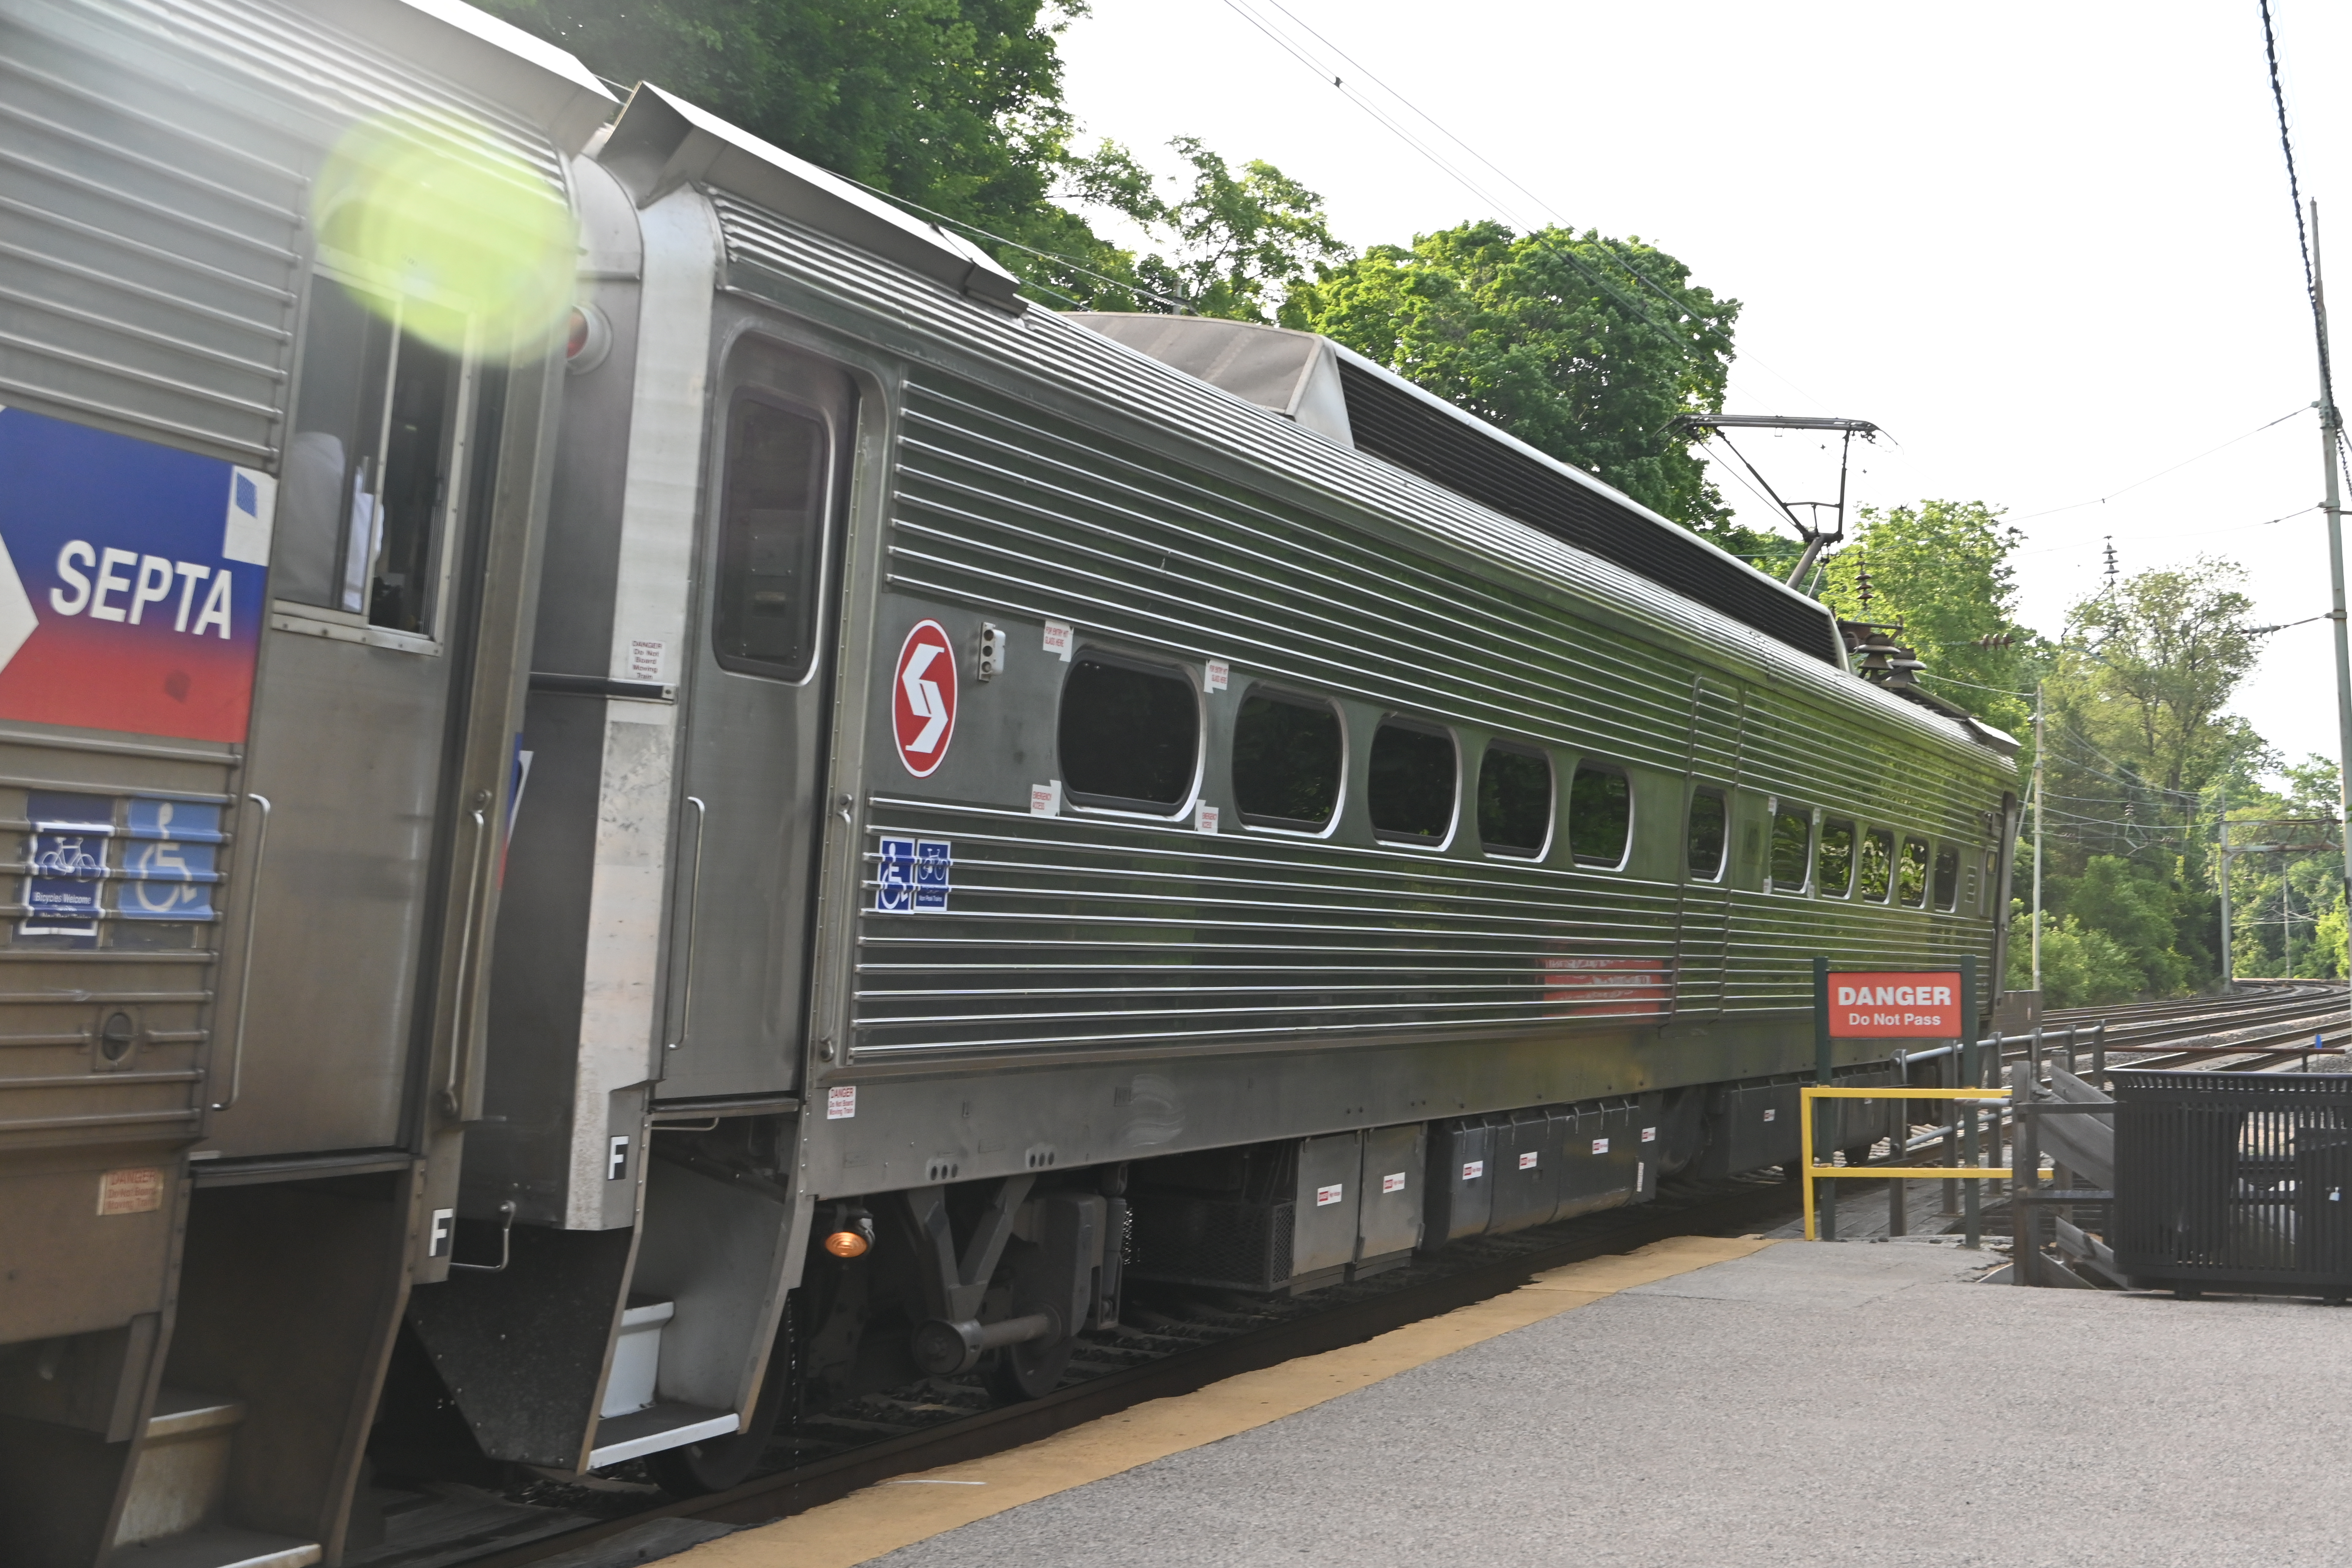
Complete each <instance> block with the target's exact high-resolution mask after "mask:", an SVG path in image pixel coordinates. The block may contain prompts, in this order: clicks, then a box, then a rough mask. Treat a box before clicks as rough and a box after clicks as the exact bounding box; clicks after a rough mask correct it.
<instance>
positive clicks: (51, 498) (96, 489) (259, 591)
mask: <svg viewBox="0 0 2352 1568" xmlns="http://www.w3.org/2000/svg"><path fill="white" fill-rule="evenodd" d="M276 511H277V481H276V480H274V479H271V478H270V477H269V476H268V474H265V473H262V472H261V471H259V470H258V469H255V468H239V467H238V466H236V464H234V463H228V462H224V461H222V460H221V459H219V458H200V457H197V456H195V455H194V453H190V452H182V451H178V450H175V449H173V448H172V447H159V446H157V445H155V444H154V443H152V442H150V441H140V440H135V439H133V438H132V437H128V436H117V435H113V434H111V433H110V432H107V431H103V430H92V429H89V428H87V427H86V426H79V425H75V424H71V423H69V422H68V421H66V420H62V419H51V418H48V417H47V416H43V415H38V414H29V413H26V411H25V410H23V409H21V408H0V719H17V720H24V721H29V722H32V723H37V724H70V725H74V726H76V727H78V728H82V729H91V730H127V731H133V732H135V733H139V734H147V735H173V736H178V737H181V738H183V739H186V740H192V741H242V740H244V739H245V735H246V728H247V720H248V719H249V718H250V716H251V713H252V709H253V667H254V659H255V656H256V655H257V653H258V652H259V650H260V647H261V622H262V616H263V607H264V602H263V594H264V590H265V587H266V583H265V579H266V577H267V575H268V562H269V533H270V526H271V522H272V520H273V518H274V516H275V514H276Z"/></svg>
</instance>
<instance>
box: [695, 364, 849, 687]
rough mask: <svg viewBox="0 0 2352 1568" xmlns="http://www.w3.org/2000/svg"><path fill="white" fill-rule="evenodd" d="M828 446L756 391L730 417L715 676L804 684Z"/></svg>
mask: <svg viewBox="0 0 2352 1568" xmlns="http://www.w3.org/2000/svg"><path fill="white" fill-rule="evenodd" d="M832 454H833V442H832V440H831V438H830V435H829V432H828V431H827V429H826V427H825V423H824V419H823V418H821V417H820V416H818V415H817V414H816V413H815V412H814V411H813V410H810V409H804V408H801V407H798V406H795V405H792V404H789V403H785V402H783V401H782V400H781V399H778V398H773V397H770V396H766V395H760V394H756V393H751V392H744V393H739V394H738V395H736V399H735V406H734V407H733V409H731V410H730V413H729V415H728V420H727V473H726V479H725V482H724V488H723V489H722V492H721V493H722V498H723V499H722V500H721V501H720V512H719V571H718V603H717V605H716V606H715V607H714V611H713V614H712V616H711V642H712V647H711V652H712V653H713V655H714V656H715V657H716V658H718V660H719V668H721V669H730V670H734V671H735V672H737V673H738V674H741V675H762V676H767V677H769V678H770V679H776V680H795V681H797V680H805V679H808V673H809V668H810V666H811V665H812V664H813V663H814V660H815V658H816V624H817V616H818V607H819V605H820V604H821V603H822V595H821V593H820V590H821V588H822V587H823V585H824V584H823V581H822V580H823V577H824V532H825V529H824V521H825V515H826V506H825V500H826V493H827V491H828V490H829V489H831V486H832V472H831V470H832V467H833V463H832Z"/></svg>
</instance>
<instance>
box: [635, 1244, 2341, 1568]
mask: <svg viewBox="0 0 2352 1568" xmlns="http://www.w3.org/2000/svg"><path fill="white" fill-rule="evenodd" d="M2001 1261H2002V1258H2001V1255H2000V1254H1999V1253H1996V1252H1994V1251H1991V1250H1990V1249H1988V1250H1986V1251H1983V1252H1975V1253H1972V1252H1969V1251H1966V1250H1964V1249H1962V1248H1961V1247H1959V1246H1958V1242H1957V1238H1954V1237H1911V1238H1896V1239H1894V1240H1891V1241H1890V1240H1878V1241H1867V1240H1856V1241H1845V1242H1838V1243H1813V1244H1808V1243H1804V1242H1776V1241H1771V1240H1768V1239H1766V1238H1763V1237H1748V1238H1742V1239H1709V1238H1699V1237H1688V1238H1679V1239H1676V1240H1673V1241H1666V1242H1661V1243H1659V1244H1657V1245H1656V1246H1654V1247H1645V1248H1643V1249H1642V1250H1641V1251H1639V1252H1635V1253H1631V1254H1627V1255H1625V1256H1623V1257H1619V1258H1597V1259H1593V1260H1591V1261H1589V1262H1585V1263H1580V1264H1575V1265H1571V1266H1570V1267H1569V1268H1561V1269H1557V1270H1553V1271H1552V1272H1550V1273H1549V1274H1547V1275H1543V1276H1540V1277H1538V1279H1535V1280H1534V1281H1532V1282H1531V1283H1529V1284H1528V1285H1527V1286H1525V1287H1523V1288H1521V1289H1518V1290H1516V1291H1513V1292H1510V1293H1508V1294H1507V1295H1504V1296H1500V1297H1496V1298H1494V1299H1493V1300H1488V1301H1484V1302H1480V1303H1477V1304H1475V1305H1473V1306H1469V1307H1465V1308H1463V1309H1460V1310H1457V1311H1454V1312H1451V1313H1447V1314H1445V1315H1444V1316H1443V1317H1438V1318H1433V1319H1430V1320H1427V1321H1423V1322H1420V1323H1414V1324H1411V1325H1408V1326H1406V1327H1404V1328H1402V1329H1399V1330H1396V1331H1392V1332H1391V1333H1388V1334H1383V1335H1381V1336H1379V1337H1378V1338H1377V1339H1374V1340H1371V1341H1368V1342H1365V1343H1363V1344H1360V1345H1356V1346H1350V1347H1348V1348H1346V1349H1342V1350H1339V1351H1333V1352H1328V1353H1326V1354H1323V1355H1318V1356H1310V1357H1306V1358H1303V1359H1301V1360H1299V1361H1297V1362H1292V1363H1286V1364H1284V1365H1282V1366H1278V1367H1272V1368H1268V1369H1266V1370H1265V1371H1263V1372H1257V1373H1247V1374H1244V1375H1243V1376H1240V1377H1235V1378H1232V1379H1229V1380H1227V1381H1225V1382H1223V1383H1220V1384H1212V1385H1211V1386H1209V1387H1207V1388H1203V1389H1202V1390H1200V1391H1198V1392H1197V1393H1194V1394H1188V1395H1185V1396H1183V1397H1181V1398H1177V1399H1167V1400H1160V1401H1155V1402H1153V1403H1151V1404H1148V1405H1138V1406H1136V1407H1135V1408H1134V1409H1132V1410H1129V1411H1126V1412H1124V1413H1122V1414H1120V1415H1114V1416H1109V1417H1106V1418H1104V1419H1102V1420H1099V1421H1096V1422H1093V1423H1090V1424H1088V1425H1087V1426H1080V1427H1076V1428H1074V1429H1073V1430H1071V1431H1069V1432H1066V1433H1063V1434H1061V1435H1060V1436H1055V1437H1053V1438H1049V1439H1047V1440H1045V1441H1044V1442H1040V1443H1035V1444H1032V1445H1030V1446H1028V1447H1024V1448H1019V1449H1015V1450H1012V1451H1010V1452H1007V1453H1003V1454H999V1455H994V1456H992V1457H990V1458H984V1459H980V1460H975V1461H972V1462H971V1463H968V1464H962V1465H957V1466H952V1467H949V1468H943V1469H940V1470H934V1471H929V1472H926V1473H924V1474H921V1475H917V1476H908V1477H903V1478H900V1479H898V1480H897V1481H894V1482H888V1483H885V1484H883V1485H880V1486H876V1487H871V1488H868V1489H866V1490H864V1491H861V1492H858V1493H856V1494H853V1495H852V1496H850V1497H847V1498H844V1499H842V1500H839V1501H837V1502H834V1503H829V1504H826V1505H825V1506H824V1507H821V1508H817V1509H814V1510H810V1511H809V1512H807V1513H804V1514H801V1515H797V1516H795V1517H793V1518H791V1519H787V1520H783V1521H778V1522H777V1523H774V1524H771V1525H766V1526H761V1527H755V1528H752V1529H748V1530H742V1531H738V1532H735V1533H732V1534H730V1535H728V1536H726V1537H724V1538H722V1539H719V1540H714V1541H711V1542H707V1543H704V1544H701V1545H698V1546H695V1547H693V1548H691V1549H689V1550H688V1551H686V1552H683V1553H681V1554H679V1555H677V1556H676V1557H674V1558H671V1559H670V1561H671V1562H672V1563H676V1564H677V1565H678V1568H836V1565H837V1568H849V1565H850V1564H854V1563H869V1562H872V1563H883V1564H887V1568H995V1565H999V1564H1002V1565H1003V1568H1015V1565H1018V1568H1058V1565H1063V1564H1067V1565H1068V1568H1113V1565H1129V1564H1132V1565H1135V1568H1145V1565H1150V1568H1160V1565H1164V1564H1168V1563H1184V1564H1187V1565H1220V1568H1222V1565H1225V1564H1249V1565H1255V1564H1261V1563H1263V1564H1273V1563H1286V1564H1287V1563H1301V1562H1313V1563H1329V1562H1339V1563H1365V1564H1385V1563H1412V1564H1414V1565H1415V1568H1423V1565H1429V1568H1444V1565H1449V1564H1456V1563H1458V1564H1463V1565H1465V1568H1468V1565H1471V1564H1476V1565H1478V1568H1489V1565H1492V1564H1496V1563H1568V1562H1574V1563H1579V1564H1607V1565H1612V1568H1613V1565H1619V1564H1623V1565H1633V1564H1642V1565H1648V1564H1660V1565H1664V1564H1675V1565H1676V1568H1686V1565H1689V1564H1695V1563H1724V1564H1743V1565H1744V1564H1779V1563H1790V1564H1795V1563H1804V1564H1824V1563H1857V1564H1861V1563H1867V1564H1871V1565H1872V1568H1883V1565H1885V1564H1887V1563H1903V1564H1916V1563H1930V1564H1944V1563H1952V1564H1960V1563H1972V1564H1975V1563H1999V1564H2003V1565H2010V1564H2041V1563H2049V1564H2066V1565H2069V1568H2081V1565H2084V1564H2107V1563H2114V1564H2126V1563H2128V1564H2134V1565H2139V1568H2146V1565H2153V1564H2164V1563H2184V1564H2185V1563H2197V1564H2200V1568H2201V1565H2203V1564H2206V1563H2211V1562H2214V1561H2216V1560H2220V1559H2222V1558H2224V1557H2227V1558H2233V1559H2236V1560H2241V1561H2246V1562H2253V1563H2266V1564H2302V1563H2313V1564H2318V1563H2329V1564H2334V1563H2340V1562H2341V1561H2342V1560H2343V1557H2344V1554H2345V1548H2344V1543H2343V1530H2342V1520H2343V1518H2344V1517H2345V1514H2346V1511H2347V1505H2352V1466H2347V1463H2346V1459H2347V1455H2352V1354H2347V1352H2352V1312H2346V1311H2343V1310H2332V1309H2328V1308H2326V1307H2323V1306H2320V1305H2319V1304H2317V1303H2316V1302H2313V1301H2305V1300H2260V1299H2252V1298H2234V1299H2209V1300H2200V1301H2177V1300H2172V1299H2170V1298H2169V1297H2158V1296H2136V1295H2125V1294H2120V1293H2116V1292H2110V1291H2097V1290H2054V1289H2041V1290H2036V1289H2017V1288H2014V1287H2010V1286H2005V1285H1987V1284H1984V1283H1982V1282H1981V1277H1982V1275H1983V1274H1984V1272H1985V1271H1986V1269H1987V1268H1989V1267H1990V1266H1992V1265H1995V1264H1998V1263H2000V1262H2001Z"/></svg>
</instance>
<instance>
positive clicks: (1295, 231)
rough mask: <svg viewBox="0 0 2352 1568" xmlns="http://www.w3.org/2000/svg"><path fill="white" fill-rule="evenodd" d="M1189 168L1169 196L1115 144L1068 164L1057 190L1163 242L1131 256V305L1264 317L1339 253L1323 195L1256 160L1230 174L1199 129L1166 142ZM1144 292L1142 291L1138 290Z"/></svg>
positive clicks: (1343, 252)
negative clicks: (1134, 301) (1199, 135)
mask: <svg viewBox="0 0 2352 1568" xmlns="http://www.w3.org/2000/svg"><path fill="white" fill-rule="evenodd" d="M1169 145H1170V146H1171V148H1173V149H1174V150H1175V152H1176V153H1177V154H1178V156H1180V157H1181V159H1182V160H1183V161H1184V163H1185V165H1186V166H1187V168H1188V169H1189V170H1190V171H1191V178H1190V181H1189V182H1188V183H1187V184H1184V185H1183V186H1182V187H1181V189H1179V190H1177V191H1175V192H1174V193H1172V194H1171V195H1169V196H1167V197H1164V198H1163V197H1162V196H1160V194H1159V191H1158V183H1157V182H1155V181H1154V180H1153V179H1152V177H1151V175H1150V173H1149V172H1148V171H1147V170H1145V169H1144V168H1143V166H1142V165H1141V164H1139V163H1137V162H1136V161H1135V159H1134V157H1133V156H1132V155H1131V154H1130V153H1128V151H1127V150H1126V149H1125V148H1123V147H1121V146H1119V145H1118V143H1117V142H1104V143H1103V144H1102V146H1101V147H1100V148H1098V149H1097V151H1096V152H1095V153H1094V154H1093V156H1091V157H1089V158H1087V159H1085V160H1083V161H1080V162H1076V163H1072V164H1071V165H1070V167H1069V169H1068V171H1067V174H1066V180H1065V184H1064V187H1063V188H1064V190H1065V192H1066V194H1067V195H1070V196H1072V197H1075V198H1076V199H1077V200H1078V201H1080V202H1084V203H1087V204H1091V205H1097V206H1102V207H1107V208H1108V209H1110V210H1111V211H1113V212H1116V213H1118V214H1119V215H1120V216H1123V217H1125V218H1127V219H1129V221H1130V222H1132V223H1134V224H1136V225H1137V226H1139V227H1140V228H1141V229H1142V230H1143V232H1144V233H1145V234H1146V235H1147V236H1149V237H1150V238H1151V239H1153V240H1155V241H1159V242H1160V244H1161V245H1162V247H1163V248H1162V249H1160V250H1155V251H1152V252H1150V253H1148V254H1146V255H1144V256H1142V257H1141V258H1130V260H1129V265H1130V266H1131V268H1132V273H1131V276H1132V277H1133V278H1134V279H1136V283H1137V289H1136V292H1137V293H1138V295H1139V305H1138V308H1140V309H1145V310H1168V309H1171V308H1174V307H1177V306H1181V308H1182V309H1184V310H1188V311H1190V312H1192V314H1194V315H1199V316H1222V317H1226V318H1228V319H1231V320H1234V321H1259V322H1265V323H1268V324H1271V323H1272V322H1273V321H1275V320H1276V316H1277V315H1278V314H1279V313H1281V311H1282V308H1283V305H1284V302H1285V301H1286V300H1287V298H1288V297H1289V295H1290V294H1291V292H1292V291H1293V290H1294V289H1297V287H1299V286H1300V284H1301V283H1302V282H1304V280H1305V279H1307V277H1308V276H1309V275H1310V274H1313V273H1315V272H1317V271H1318V270H1320V269H1323V268H1328V267H1329V266H1330V265H1332V264H1334V263H1338V262H1343V261H1345V260H1346V259H1347V258H1348V256H1349V249H1348V247H1346V246H1344V245H1342V244H1341V243H1339V239H1338V238H1337V237H1334V236H1333V235H1332V233H1331V229H1330V225H1329V222H1328V219H1327V218H1326V216H1325V215H1324V212H1323V198H1322V197H1321V196H1319V195H1316V194H1315V193H1314V192H1313V191H1310V190H1308V189H1307V187H1306V186H1305V185H1303V184H1299V183H1298V182H1297V180H1294V179H1292V178H1291V177H1290V176H1289V175H1287V174H1284V173H1283V172H1282V171H1281V170H1280V169H1277V168H1276V167H1275V166H1274V165H1273V164H1272V163H1266V162H1265V161H1264V160H1262V159H1258V160H1252V161H1251V162H1250V163H1245V164H1244V165H1243V166H1242V169H1241V172H1240V173H1238V174H1236V173H1234V169H1233V166H1232V165H1231V164H1229V163H1226V161H1225V160H1224V159H1223V158H1222V157H1220V156H1219V155H1218V154H1217V153H1213V152H1211V151H1210V150H1209V149H1208V148H1207V147H1206V146H1204V145H1203V144H1202V142H1201V141H1200V140H1199V139H1198V138H1197V137H1192V136H1179V137H1176V138H1175V139H1174V140H1172V141H1171V142H1169ZM1144 290H1149V293H1148V294H1146V293H1144V292H1143V291H1144Z"/></svg>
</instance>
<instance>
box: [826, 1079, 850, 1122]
mask: <svg viewBox="0 0 2352 1568" xmlns="http://www.w3.org/2000/svg"><path fill="white" fill-rule="evenodd" d="M856 1114H857V1086H856V1084H854V1083H845V1084H843V1085H841V1086H840V1087H839V1088H837V1089H826V1090H825V1091H824V1119H825V1120H826V1121H848V1120H849V1119H850V1118H851V1117H853V1116H855V1115H856Z"/></svg>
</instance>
